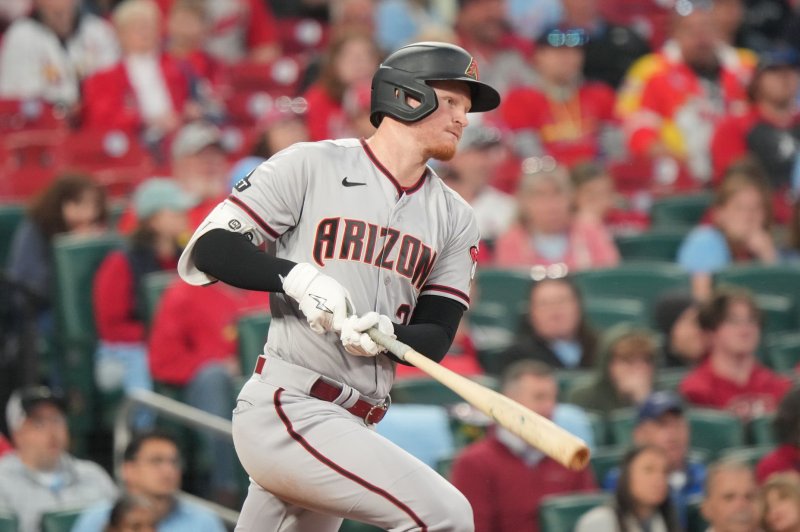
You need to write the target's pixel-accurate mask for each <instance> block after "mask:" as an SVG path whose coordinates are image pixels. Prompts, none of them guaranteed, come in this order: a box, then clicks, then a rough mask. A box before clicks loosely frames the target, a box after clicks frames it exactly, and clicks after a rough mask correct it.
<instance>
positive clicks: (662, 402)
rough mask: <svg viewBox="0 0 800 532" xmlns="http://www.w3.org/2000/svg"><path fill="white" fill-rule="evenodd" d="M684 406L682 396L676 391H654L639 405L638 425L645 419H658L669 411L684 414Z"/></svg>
mask: <svg viewBox="0 0 800 532" xmlns="http://www.w3.org/2000/svg"><path fill="white" fill-rule="evenodd" d="M683 408H684V407H683V402H682V401H681V398H680V397H678V396H677V395H675V394H674V393H672V392H668V391H659V392H653V393H651V394H650V395H649V396H648V397H647V399H645V401H644V403H642V404H641V406H639V412H638V413H637V415H636V424H637V425H638V424H639V423H642V422H643V421H648V420H651V419H658V418H660V417H661V416H663V415H664V414H666V413H668V412H671V413H674V414H682V413H683Z"/></svg>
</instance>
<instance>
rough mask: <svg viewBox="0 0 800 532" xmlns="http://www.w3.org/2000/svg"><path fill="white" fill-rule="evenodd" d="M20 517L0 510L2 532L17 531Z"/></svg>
mask: <svg viewBox="0 0 800 532" xmlns="http://www.w3.org/2000/svg"><path fill="white" fill-rule="evenodd" d="M17 530H19V519H17V516H16V515H14V514H12V513H7V512H0V532H17Z"/></svg>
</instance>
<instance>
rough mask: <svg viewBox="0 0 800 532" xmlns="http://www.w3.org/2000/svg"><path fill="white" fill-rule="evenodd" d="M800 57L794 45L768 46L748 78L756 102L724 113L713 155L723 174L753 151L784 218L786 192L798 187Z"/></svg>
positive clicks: (778, 215) (717, 172)
mask: <svg viewBox="0 0 800 532" xmlns="http://www.w3.org/2000/svg"><path fill="white" fill-rule="evenodd" d="M798 67H800V62H798V54H797V52H796V51H795V50H791V49H775V50H770V51H767V52H764V53H763V54H762V55H761V57H760V59H759V62H758V70H757V71H756V73H755V75H754V77H753V80H752V81H751V82H750V87H749V96H750V99H751V101H752V108H751V110H750V112H749V113H747V114H745V115H742V116H729V117H726V118H725V119H724V120H723V121H722V122H721V123H720V124H719V126H718V127H717V129H716V131H715V132H714V137H713V139H712V141H711V156H712V159H713V164H714V176H715V178H717V180H719V178H721V177H722V176H723V175H724V173H725V170H726V169H727V168H728V167H729V166H730V165H731V164H732V163H734V162H736V161H737V160H738V159H741V158H742V157H744V156H745V155H747V154H750V155H751V156H753V157H754V159H755V160H756V161H757V162H758V163H759V164H760V165H761V166H762V167H763V168H764V170H765V173H766V177H767V178H768V179H769V182H770V184H771V185H772V188H773V189H774V191H775V197H774V203H775V207H776V209H775V215H776V219H777V220H778V221H779V222H782V223H783V222H786V221H787V220H788V218H789V212H790V210H791V207H790V206H789V205H788V201H787V200H788V198H789V197H790V196H789V194H788V193H787V192H788V190H789V189H792V191H793V192H797V191H798V190H800V182H795V181H796V180H798V179H800V175H797V176H795V173H796V172H797V170H796V169H795V166H797V162H796V161H798V158H799V157H800V113H798V109H797V94H798V87H800V70H799V69H798Z"/></svg>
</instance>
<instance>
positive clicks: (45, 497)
mask: <svg viewBox="0 0 800 532" xmlns="http://www.w3.org/2000/svg"><path fill="white" fill-rule="evenodd" d="M6 421H7V423H8V427H9V431H10V432H11V437H12V439H13V440H14V445H15V447H16V451H15V452H12V453H9V454H7V455H5V456H3V458H1V459H0V508H4V509H6V510H8V511H11V512H12V513H15V514H16V515H17V517H18V518H19V532H39V531H40V530H41V526H40V519H41V518H42V514H44V513H46V512H53V511H57V510H67V509H69V510H72V509H75V508H81V507H82V506H88V505H90V504H93V503H94V502H96V501H99V500H102V499H106V498H108V497H113V496H114V495H115V493H116V488H115V486H114V483H113V482H112V480H111V478H110V477H109V476H108V474H107V473H106V472H105V471H104V470H103V469H102V468H101V467H100V466H99V465H97V464H95V463H93V462H89V461H87V460H78V459H77V458H74V457H73V456H71V455H69V454H68V453H67V447H68V446H69V432H68V429H67V418H66V405H65V403H64V398H63V397H61V396H60V395H57V394H55V393H54V392H53V391H51V390H50V389H49V388H45V387H31V388H21V389H19V390H16V391H15V392H14V393H13V394H12V395H11V399H10V400H9V401H8V404H7V405H6Z"/></svg>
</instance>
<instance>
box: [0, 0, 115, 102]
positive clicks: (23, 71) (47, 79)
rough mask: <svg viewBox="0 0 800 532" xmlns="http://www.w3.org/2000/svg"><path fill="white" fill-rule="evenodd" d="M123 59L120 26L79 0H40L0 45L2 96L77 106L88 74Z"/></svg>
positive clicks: (11, 28) (0, 84) (36, 1)
mask: <svg viewBox="0 0 800 532" xmlns="http://www.w3.org/2000/svg"><path fill="white" fill-rule="evenodd" d="M118 59H119V47H118V46H117V39H116V37H115V36H114V30H113V29H112V28H111V26H110V25H109V24H108V23H107V22H106V21H104V20H102V19H100V18H98V17H96V16H94V15H90V14H88V13H82V12H81V10H80V6H79V0H34V10H33V13H31V14H30V16H27V17H23V18H20V19H18V20H16V21H15V22H14V23H13V24H11V26H10V27H9V28H8V30H7V31H6V32H5V34H4V35H3V42H2V48H0V97H4V98H43V99H45V100H47V101H49V102H52V103H58V104H63V105H65V106H67V107H69V108H74V107H76V106H77V105H78V104H79V103H80V99H81V96H80V84H81V82H82V81H83V79H84V78H86V77H87V76H89V75H90V74H93V73H94V72H97V71H98V70H100V69H103V68H107V67H109V66H111V65H113V64H114V63H115V62H116V61H117V60H118Z"/></svg>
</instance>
